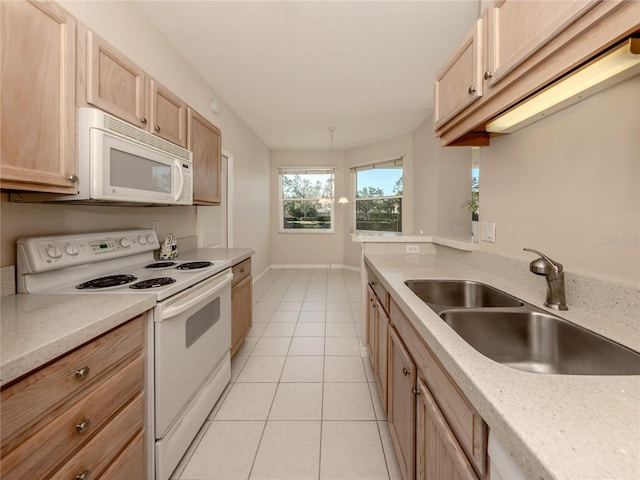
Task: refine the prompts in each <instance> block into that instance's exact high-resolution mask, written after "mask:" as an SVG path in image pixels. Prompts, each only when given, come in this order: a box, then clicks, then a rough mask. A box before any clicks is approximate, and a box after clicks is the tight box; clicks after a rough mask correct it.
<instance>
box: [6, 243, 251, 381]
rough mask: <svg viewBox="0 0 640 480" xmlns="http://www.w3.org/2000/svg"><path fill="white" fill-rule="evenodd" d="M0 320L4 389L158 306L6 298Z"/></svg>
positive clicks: (232, 257)
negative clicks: (25, 375) (7, 385)
mask: <svg viewBox="0 0 640 480" xmlns="http://www.w3.org/2000/svg"><path fill="white" fill-rule="evenodd" d="M253 253H254V250H252V249H250V248H198V249H193V250H189V251H185V252H181V253H180V255H179V260H203V261H204V260H209V261H214V260H217V261H229V264H230V265H235V264H236V263H238V262H241V261H242V260H245V259H247V258H249V257H250V256H251V255H253ZM0 302H1V303H2V310H1V315H2V316H1V317H0V336H1V339H0V376H1V379H0V385H5V384H7V383H9V382H11V381H12V380H15V379H16V378H19V377H21V376H22V375H24V374H26V373H29V372H30V371H31V370H34V369H36V368H38V367H40V366H42V365H44V364H46V363H48V362H50V361H51V360H54V359H55V358H58V357H59V356H61V355H64V354H65V353H67V352H69V351H70V350H73V349H74V348H76V347H79V346H80V345H82V344H84V343H86V342H88V341H90V340H91V339H93V338H95V337H97V336H99V335H101V334H103V333H105V332H107V331H109V330H111V329H112V328H115V327H117V326H118V325H120V324H122V323H124V322H126V321H127V320H129V319H131V318H133V317H135V316H136V315H138V314H140V313H142V312H145V311H146V310H149V309H150V308H153V307H154V306H155V305H156V297H155V295H150V294H143V293H141V294H139V295H138V294H134V295H132V294H126V295H118V294H110V295H101V294H86V295H40V294H18V295H7V296H4V297H2V299H1V300H0Z"/></svg>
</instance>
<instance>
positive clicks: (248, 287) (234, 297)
mask: <svg viewBox="0 0 640 480" xmlns="http://www.w3.org/2000/svg"><path fill="white" fill-rule="evenodd" d="M232 271H233V282H232V283H231V356H232V357H233V356H234V355H235V354H236V352H237V351H238V349H239V348H240V346H241V345H242V342H244V339H245V337H246V336H247V333H249V330H251V325H252V324H253V320H252V318H253V305H252V281H253V277H252V275H251V258H247V259H246V260H244V261H242V262H240V263H238V264H236V265H234V266H233V268H232Z"/></svg>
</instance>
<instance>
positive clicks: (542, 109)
mask: <svg viewBox="0 0 640 480" xmlns="http://www.w3.org/2000/svg"><path fill="white" fill-rule="evenodd" d="M638 74H640V38H629V39H627V40H625V41H624V43H622V44H621V45H620V46H618V47H616V48H614V49H612V50H610V51H608V52H606V53H605V54H603V55H601V56H599V57H597V58H596V59H594V60H593V61H592V62H590V63H588V64H587V65H585V66H584V67H582V68H580V69H578V70H576V71H575V72H573V73H571V74H569V75H567V76H566V77H564V78H562V79H561V80H559V81H557V82H555V83H553V84H551V85H550V86H549V87H547V88H545V89H544V90H542V91H540V92H539V93H537V94H536V95H534V96H533V97H531V98H529V99H528V100H525V101H524V102H523V103H521V104H519V105H517V106H516V107H514V108H512V109H511V110H508V111H507V112H506V113H504V114H502V115H500V116H499V117H496V118H494V119H493V120H491V121H490V122H489V123H487V126H486V130H487V132H492V133H511V132H515V131H516V130H519V129H520V128H522V127H525V126H527V125H530V124H532V123H534V122H537V121H538V120H541V119H543V118H545V117H547V116H549V115H551V114H552V113H555V112H558V111H560V110H562V109H563V108H566V107H568V106H569V105H572V104H574V103H577V102H579V101H580V100H582V99H583V98H586V97H588V96H590V95H593V94H595V93H598V92H600V91H602V90H604V89H605V88H609V87H611V86H612V85H615V84H617V83H620V82H622V81H624V80H627V79H629V78H631V77H634V76H636V75H638Z"/></svg>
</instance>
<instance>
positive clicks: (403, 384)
mask: <svg viewBox="0 0 640 480" xmlns="http://www.w3.org/2000/svg"><path fill="white" fill-rule="evenodd" d="M388 372H389V390H388V393H389V396H388V412H387V418H388V420H389V431H390V433H391V439H392V440H393V444H394V446H395V449H396V456H397V458H398V464H399V465H400V470H401V472H402V478H405V479H409V478H411V479H412V478H415V464H416V454H415V452H416V395H415V389H416V366H415V364H414V363H413V360H412V358H411V356H410V355H409V352H407V350H406V348H405V347H404V345H403V344H402V341H401V340H400V337H399V336H398V333H397V332H396V330H395V329H394V328H393V327H391V328H390V329H389V369H388Z"/></svg>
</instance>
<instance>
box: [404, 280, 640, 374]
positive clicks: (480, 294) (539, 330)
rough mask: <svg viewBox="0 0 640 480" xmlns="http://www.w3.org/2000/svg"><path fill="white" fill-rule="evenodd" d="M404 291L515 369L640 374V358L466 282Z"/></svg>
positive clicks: (427, 283)
mask: <svg viewBox="0 0 640 480" xmlns="http://www.w3.org/2000/svg"><path fill="white" fill-rule="evenodd" d="M405 284H406V285H407V287H409V289H410V290H411V291H413V292H414V293H415V294H416V295H417V296H418V297H419V298H420V299H421V300H422V301H423V302H425V303H426V304H427V305H428V306H429V307H430V308H431V309H432V310H434V311H435V312H436V313H437V314H438V315H440V318H442V320H444V321H445V322H446V323H447V324H448V325H449V326H450V327H451V328H453V330H454V331H455V332H456V333H457V334H458V335H460V336H461V337H462V338H463V339H464V340H465V341H466V342H467V343H468V344H469V345H471V346H472V347H473V348H475V349H476V350H477V351H478V352H480V353H481V354H483V355H484V356H486V357H488V358H490V359H492V360H494V361H496V362H499V363H501V364H503V365H506V366H508V367H511V368H516V369H518V370H524V371H527V372H534V373H549V374H553V373H555V374H566V375H640V354H638V353H636V352H635V351H633V350H631V349H629V348H626V347H624V346H622V345H620V344H618V343H615V342H613V341H611V340H608V339H606V338H604V337H602V336H600V335H598V334H595V333H593V332H591V331H589V330H587V329H585V328H582V327H579V326H578V325H575V324H573V323H571V322H568V321H567V320H564V319H562V318H560V317H557V316H555V315H552V314H550V313H548V312H546V311H544V310H542V309H539V308H537V307H534V306H533V305H530V304H528V303H526V302H523V301H522V300H520V299H518V298H515V297H513V296H511V295H509V294H507V293H505V292H503V291H501V290H498V289H496V288H493V287H490V286H489V285H485V284H483V283H479V282H474V281H469V280H407V281H406V282H405Z"/></svg>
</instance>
